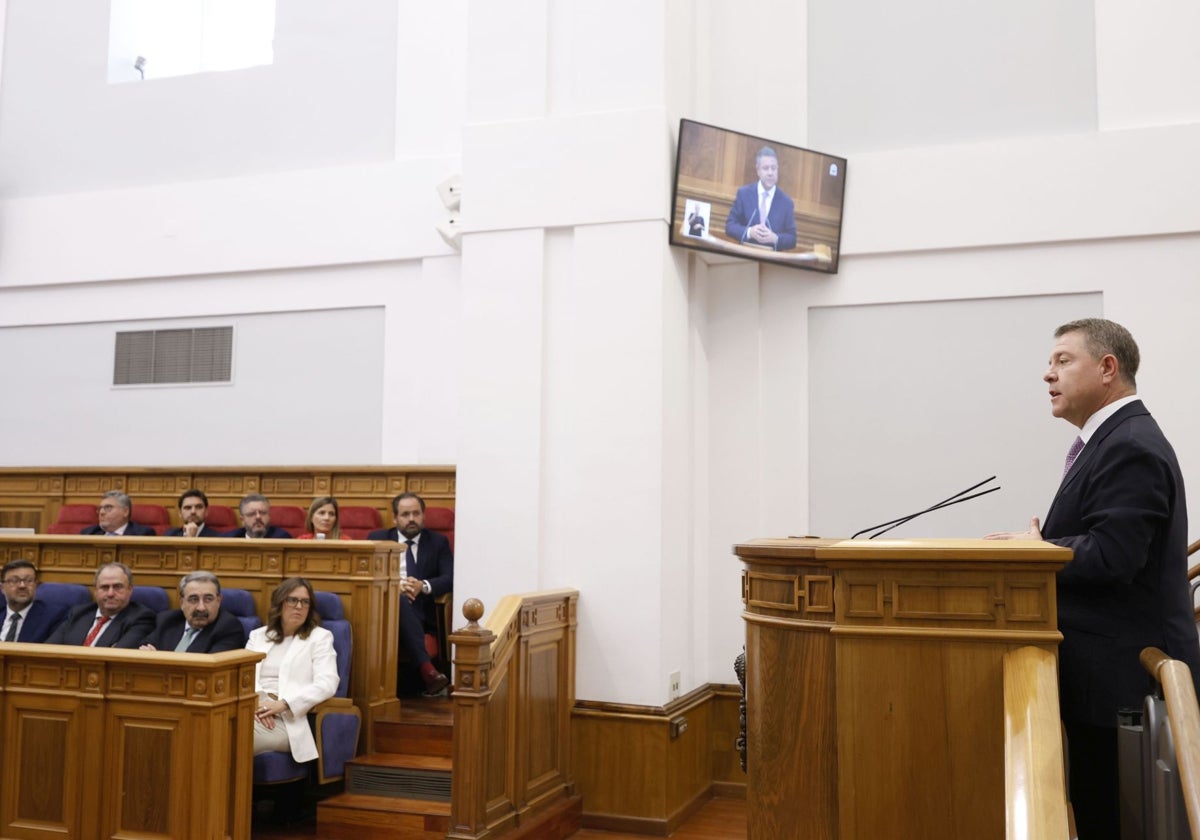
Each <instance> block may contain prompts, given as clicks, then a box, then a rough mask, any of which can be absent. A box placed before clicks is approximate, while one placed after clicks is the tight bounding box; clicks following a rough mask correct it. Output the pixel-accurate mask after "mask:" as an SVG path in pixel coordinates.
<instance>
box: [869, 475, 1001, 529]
mask: <svg viewBox="0 0 1200 840" xmlns="http://www.w3.org/2000/svg"><path fill="white" fill-rule="evenodd" d="M995 480H996V476H994V475H993V476H992V477H991V478H985V479H984V480H983V481H981V482H979V483H978V484H972V485H971V486H970V487H968V488H967V489H966V490H960V491H959V492H957V493H955V494H954V495H953V496H951V497H950V498H948V499H942V501H940V502H938V503H937V504H936V505H931V506H929V507H927V508H925V510H919V511H917V512H916V513H910V514H909V515H908V516H901V517H900V518H899V519H892V520H889V521H887V522H880V523H879V524H878V525H872V526H871V527H870V528H863V529H862V530H861V531H859V532H857V533H855V534H854V535H853V536H852V537H850V539H852V540H853V539H857V538H858V536H859V535H860V534H865V533H867V532H868V531H875V533H873V534H871V536H869V537H867V539H869V540H873V539H875V538H876V537H878V536H880V535H881V534H886V533H887V532H888V531H890V530H892V529H893V528H899V527H900V526H901V525H903V524H904V523H905V522H911V521H912V520H914V519H916V518H917V517H918V516H921V515H922V514H925V513H929V512H930V511H932V510H941V509H942V508H944V507H950V506H951V505H957V504H959V503H960V502H969V501H971V499H978V498H979V497H980V496H986V495H987V494H988V493H995V492H996V491H997V490H999V489H1000V487H999V486H996V487H992V488H991V489H988V490H983V491H981V492H979V493H971V491H972V490H978V489H979V488H980V487H982V486H983V485H985V484H987V483H988V482H989V481H995ZM968 493H971V495H969V496H968V495H967V494H968Z"/></svg>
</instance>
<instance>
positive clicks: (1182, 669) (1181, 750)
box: [1141, 647, 1200, 837]
mask: <svg viewBox="0 0 1200 840" xmlns="http://www.w3.org/2000/svg"><path fill="white" fill-rule="evenodd" d="M1141 661H1142V667H1144V668H1145V669H1146V670H1147V671H1149V672H1150V674H1151V675H1153V676H1154V678H1155V679H1156V680H1158V681H1159V683H1160V684H1161V685H1162V689H1163V699H1164V700H1166V702H1167V719H1168V720H1169V721H1170V722H1171V736H1172V737H1173V739H1174V741H1175V758H1176V761H1177V762H1178V765H1179V781H1180V784H1181V786H1182V787H1183V803H1184V807H1186V808H1187V818H1188V826H1189V827H1190V828H1191V832H1192V836H1193V837H1200V707H1197V705H1196V688H1195V685H1194V684H1193V682H1192V672H1191V671H1190V670H1188V666H1187V665H1185V664H1184V663H1182V662H1180V661H1179V660H1178V659H1171V658H1170V657H1168V656H1167V655H1166V654H1165V653H1163V652H1162V651H1161V650H1159V649H1158V648H1153V647H1148V648H1146V649H1145V650H1143V651H1142V655H1141Z"/></svg>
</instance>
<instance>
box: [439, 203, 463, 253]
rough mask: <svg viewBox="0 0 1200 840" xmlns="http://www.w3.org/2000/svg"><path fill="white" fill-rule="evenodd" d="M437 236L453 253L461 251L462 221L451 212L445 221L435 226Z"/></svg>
mask: <svg viewBox="0 0 1200 840" xmlns="http://www.w3.org/2000/svg"><path fill="white" fill-rule="evenodd" d="M437 232H438V235H439V236H441V237H442V239H443V240H444V241H445V242H446V244H447V245H449V246H450V247H451V248H453V249H454V250H455V251H461V250H462V220H461V219H460V218H459V215H458V213H457V212H452V213H451V214H450V217H449V218H448V219H446V221H444V222H442V223H441V224H440V225H438V226H437Z"/></svg>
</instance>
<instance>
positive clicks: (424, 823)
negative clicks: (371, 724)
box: [317, 697, 454, 840]
mask: <svg viewBox="0 0 1200 840" xmlns="http://www.w3.org/2000/svg"><path fill="white" fill-rule="evenodd" d="M453 725H454V720H453V706H452V704H451V702H450V700H449V699H448V698H445V697H434V698H414V699H411V700H403V701H402V702H401V706H400V715H399V719H397V720H379V721H376V722H375V745H376V748H377V749H376V752H374V753H372V754H370V755H364V756H359V757H357V758H355V759H354V760H352V761H351V762H350V763H349V764H347V765H346V785H345V790H346V792H345V793H342V794H339V795H337V796H333V797H330V798H329V799H325V800H323V801H322V802H321V803H320V804H319V805H318V806H317V833H318V836H320V837H329V838H333V840H338V839H339V838H346V839H347V840H351V838H352V840H375V838H379V840H433V838H439V840H441V839H442V838H445V836H446V832H447V831H448V830H449V828H450V775H451V754H452V752H453V749H454V737H453Z"/></svg>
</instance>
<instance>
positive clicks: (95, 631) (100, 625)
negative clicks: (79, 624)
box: [83, 615, 108, 647]
mask: <svg viewBox="0 0 1200 840" xmlns="http://www.w3.org/2000/svg"><path fill="white" fill-rule="evenodd" d="M105 624H108V616H106V615H102V616H100V617H99V618H98V619H96V626H95V627H93V628H92V630H91V632H90V633H88V634H87V638H86V639H84V640H83V646H84V647H91V645H92V642H94V641H96V637H97V636H99V635H100V631H101V630H103V629H104V625H105Z"/></svg>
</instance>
